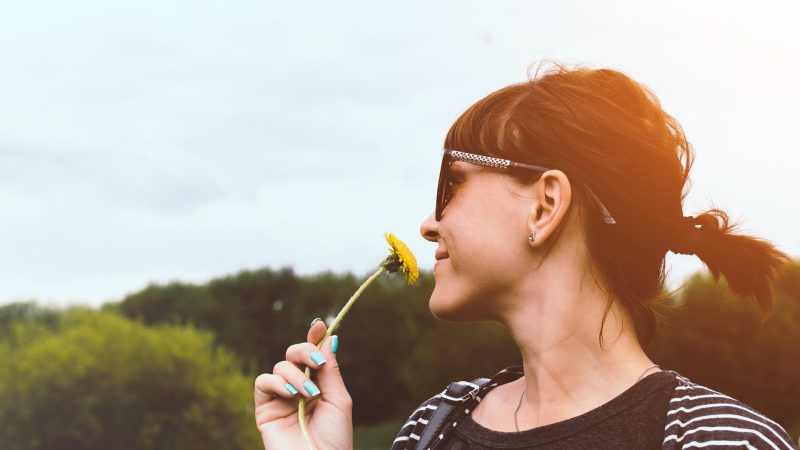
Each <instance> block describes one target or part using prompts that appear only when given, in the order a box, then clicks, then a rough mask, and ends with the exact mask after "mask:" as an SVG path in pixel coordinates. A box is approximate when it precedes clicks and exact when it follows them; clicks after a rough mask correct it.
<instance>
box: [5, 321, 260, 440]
mask: <svg viewBox="0 0 800 450" xmlns="http://www.w3.org/2000/svg"><path fill="white" fill-rule="evenodd" d="M23 316H25V315H23ZM50 325H51V326H50V327H49V328H43V326H42V325H41V323H40V321H37V320H34V319H31V317H24V318H22V319H20V318H19V316H18V319H17V320H16V321H14V322H13V323H10V324H6V326H5V333H6V339H3V340H2V341H0V443H2V447H3V449H5V450H27V449H55V448H58V449H65V450H69V449H82V450H91V449H98V450H101V449H102V450H112V449H163V448H170V449H219V448H230V449H236V448H241V449H244V448H257V447H258V446H260V445H261V444H260V437H259V436H258V432H257V430H256V429H255V425H254V419H253V405H252V401H253V400H252V389H253V387H252V385H253V384H252V383H253V381H252V380H251V379H250V378H249V377H246V376H244V375H242V374H241V373H240V371H239V365H240V363H239V362H238V360H237V358H236V357H234V356H233V355H232V354H231V353H230V352H228V351H225V350H222V349H219V348H216V347H215V346H214V345H213V336H212V335H211V333H209V332H208V331H201V330H197V329H194V328H193V327H182V326H158V327H153V328H148V327H146V326H144V325H143V324H141V323H136V322H132V321H130V320H128V319H125V318H124V317H122V316H120V315H118V314H114V313H111V312H97V311H93V310H90V309H86V308H71V309H69V310H67V311H66V312H63V313H61V314H59V315H58V320H57V322H55V323H51V324H50Z"/></svg>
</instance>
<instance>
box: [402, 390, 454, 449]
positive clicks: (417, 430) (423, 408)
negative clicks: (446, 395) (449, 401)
mask: <svg viewBox="0 0 800 450" xmlns="http://www.w3.org/2000/svg"><path fill="white" fill-rule="evenodd" d="M441 402H442V397H441V395H440V394H436V395H434V396H433V397H431V398H429V399H427V400H425V401H424V402H422V403H421V404H420V405H419V406H418V407H417V409H415V410H414V411H413V412H412V413H411V415H409V416H408V419H407V420H406V422H405V424H403V426H402V427H401V428H400V431H399V432H398V433H397V436H396V437H395V438H394V442H392V446H391V448H390V450H412V449H413V448H414V447H416V445H417V443H418V442H419V437H420V435H421V434H422V430H424V429H425V426H426V425H428V420H429V419H430V418H431V416H432V415H433V413H434V411H436V408H437V407H438V406H439V404H440V403H441Z"/></svg>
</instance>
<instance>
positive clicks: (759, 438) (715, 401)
mask: <svg viewBox="0 0 800 450" xmlns="http://www.w3.org/2000/svg"><path fill="white" fill-rule="evenodd" d="M670 372H671V373H672V374H673V375H674V376H675V379H676V381H677V385H676V386H675V390H674V391H673V394H672V397H671V398H670V400H669V403H668V404H667V415H666V426H665V428H664V443H663V449H664V450H668V449H669V450H671V449H682V448H695V447H697V448H699V447H714V448H715V449H716V448H736V449H739V448H741V449H749V450H761V449H769V450H793V449H795V448H796V447H795V446H794V445H793V443H792V440H791V438H790V437H789V435H788V433H786V430H785V429H784V428H783V427H781V426H780V425H779V424H778V423H777V422H775V421H773V420H772V419H769V418H768V417H767V416H765V415H764V414H762V413H760V412H758V411H756V410H755V409H753V408H752V407H750V406H748V405H746V404H744V403H742V402H741V401H739V400H737V399H735V398H733V397H730V396H727V395H725V394H722V393H720V392H717V391H715V390H713V389H710V388H707V387H705V386H702V385H699V384H696V383H693V382H692V381H691V380H689V379H688V378H686V377H684V376H682V375H680V374H678V373H677V372H674V371H670Z"/></svg>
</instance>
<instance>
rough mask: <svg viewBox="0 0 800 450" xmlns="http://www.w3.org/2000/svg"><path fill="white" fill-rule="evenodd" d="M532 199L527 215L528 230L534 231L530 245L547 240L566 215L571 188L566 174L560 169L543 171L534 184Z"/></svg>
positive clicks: (536, 244) (570, 198)
mask: <svg viewBox="0 0 800 450" xmlns="http://www.w3.org/2000/svg"><path fill="white" fill-rule="evenodd" d="M534 194H535V195H534V201H533V203H532V204H531V211H530V215H529V216H528V231H529V232H531V233H534V240H533V242H530V244H531V245H532V246H538V245H541V244H542V243H543V242H545V241H547V239H548V238H549V237H550V235H551V234H553V233H554V232H555V231H556V229H558V227H559V225H560V224H561V223H562V222H563V221H564V218H565V217H566V216H567V212H568V210H569V206H570V203H571V200H572V188H571V186H570V183H569V179H568V178H567V175H566V174H565V173H564V172H562V171H560V170H548V171H547V172H545V173H543V174H542V176H541V177H540V178H539V181H538V182H537V183H536V185H535V192H534Z"/></svg>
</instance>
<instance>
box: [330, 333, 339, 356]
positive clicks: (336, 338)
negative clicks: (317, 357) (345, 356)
mask: <svg viewBox="0 0 800 450" xmlns="http://www.w3.org/2000/svg"><path fill="white" fill-rule="evenodd" d="M338 349H339V336H337V335H335V334H334V335H333V336H331V352H333V353H336V350H338Z"/></svg>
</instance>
